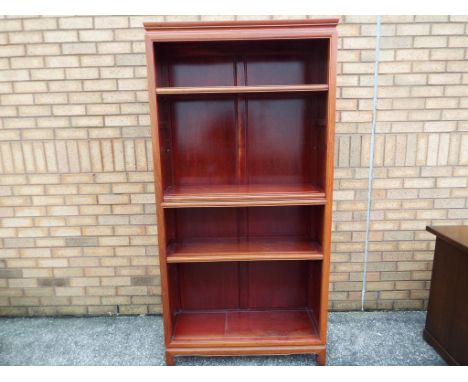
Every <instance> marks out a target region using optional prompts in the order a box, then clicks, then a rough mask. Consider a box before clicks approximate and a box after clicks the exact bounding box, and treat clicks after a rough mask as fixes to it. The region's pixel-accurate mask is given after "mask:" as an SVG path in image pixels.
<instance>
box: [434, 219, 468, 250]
mask: <svg viewBox="0 0 468 382" xmlns="http://www.w3.org/2000/svg"><path fill="white" fill-rule="evenodd" d="M442 227H444V228H445V227H452V226H447V225H445V226H429V225H428V226H426V231H428V232H430V233H432V234H433V235H435V236H436V238H437V239H441V240H443V241H445V242H447V243H450V244H451V245H453V246H454V247H456V248H457V249H459V250H461V251H462V252H465V253H468V248H467V247H466V246H464V245H463V244H461V243H460V242H458V241H456V240H454V239H452V238H451V237H449V236H447V235H446V234H444V233H443V232H440V231H439V230H438V228H442Z"/></svg>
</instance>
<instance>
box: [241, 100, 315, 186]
mask: <svg viewBox="0 0 468 382" xmlns="http://www.w3.org/2000/svg"><path fill="white" fill-rule="evenodd" d="M308 113H309V111H308V109H307V101H306V100H305V99H303V98H283V99H276V98H273V99H272V98H264V97H262V98H259V99H256V98H253V99H249V100H248V103H247V139H246V141H247V150H246V151H247V177H248V183H251V184H268V183H274V184H278V183H287V184H301V183H310V182H311V180H312V177H313V175H314V174H313V170H312V166H313V163H314V158H313V156H314V155H313V154H314V139H313V137H312V135H311V134H310V132H311V130H312V129H313V126H312V125H311V120H310V119H309V118H308V116H309V115H308Z"/></svg>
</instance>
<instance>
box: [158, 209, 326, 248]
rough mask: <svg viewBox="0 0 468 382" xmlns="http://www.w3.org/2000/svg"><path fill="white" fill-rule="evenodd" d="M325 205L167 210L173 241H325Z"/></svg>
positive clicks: (170, 235) (167, 223)
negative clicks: (322, 239)
mask: <svg viewBox="0 0 468 382" xmlns="http://www.w3.org/2000/svg"><path fill="white" fill-rule="evenodd" d="M322 219H323V207H322V206H276V207H230V208H217V207H214V208H212V207H210V208H177V209H167V210H166V211H165V220H166V226H167V230H166V232H167V238H168V241H170V242H183V241H184V240H194V239H213V240H217V239H222V238H232V239H240V238H262V237H264V238H280V237H283V238H304V239H308V240H310V241H317V242H319V243H320V241H321V237H322V235H321V232H322Z"/></svg>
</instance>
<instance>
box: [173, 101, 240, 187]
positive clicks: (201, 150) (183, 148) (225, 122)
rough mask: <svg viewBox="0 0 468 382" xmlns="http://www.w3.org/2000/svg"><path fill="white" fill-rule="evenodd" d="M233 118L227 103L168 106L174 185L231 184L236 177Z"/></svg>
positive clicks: (198, 102)
mask: <svg viewBox="0 0 468 382" xmlns="http://www.w3.org/2000/svg"><path fill="white" fill-rule="evenodd" d="M236 134H237V133H236V114H235V108H234V102H233V101H232V100H229V99H216V100H213V99H210V100H206V99H200V100H193V99H192V100H180V101H177V102H173V103H172V137H171V138H172V141H171V144H172V147H171V148H169V150H172V160H173V165H172V172H173V179H174V183H175V184H177V185H200V184H203V185H205V184H231V183H233V182H234V178H235V174H236V160H237V159H236V155H237V152H236Z"/></svg>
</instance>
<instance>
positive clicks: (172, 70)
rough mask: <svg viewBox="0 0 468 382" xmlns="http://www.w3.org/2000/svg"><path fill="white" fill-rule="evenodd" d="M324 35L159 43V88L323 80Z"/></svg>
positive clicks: (326, 57) (293, 82) (324, 59)
mask: <svg viewBox="0 0 468 382" xmlns="http://www.w3.org/2000/svg"><path fill="white" fill-rule="evenodd" d="M328 44H329V43H328V40H327V39H315V40H296V41H294V40H293V41H268V40H267V41H255V42H248V43H245V42H239V41H225V42H205V43H202V42H194V43H160V44H157V45H156V48H155V52H156V61H157V62H158V73H157V85H158V86H160V87H172V86H174V87H186V86H233V85H304V84H326V83H328V77H327V66H328V55H329V52H328V50H329V45H328Z"/></svg>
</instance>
